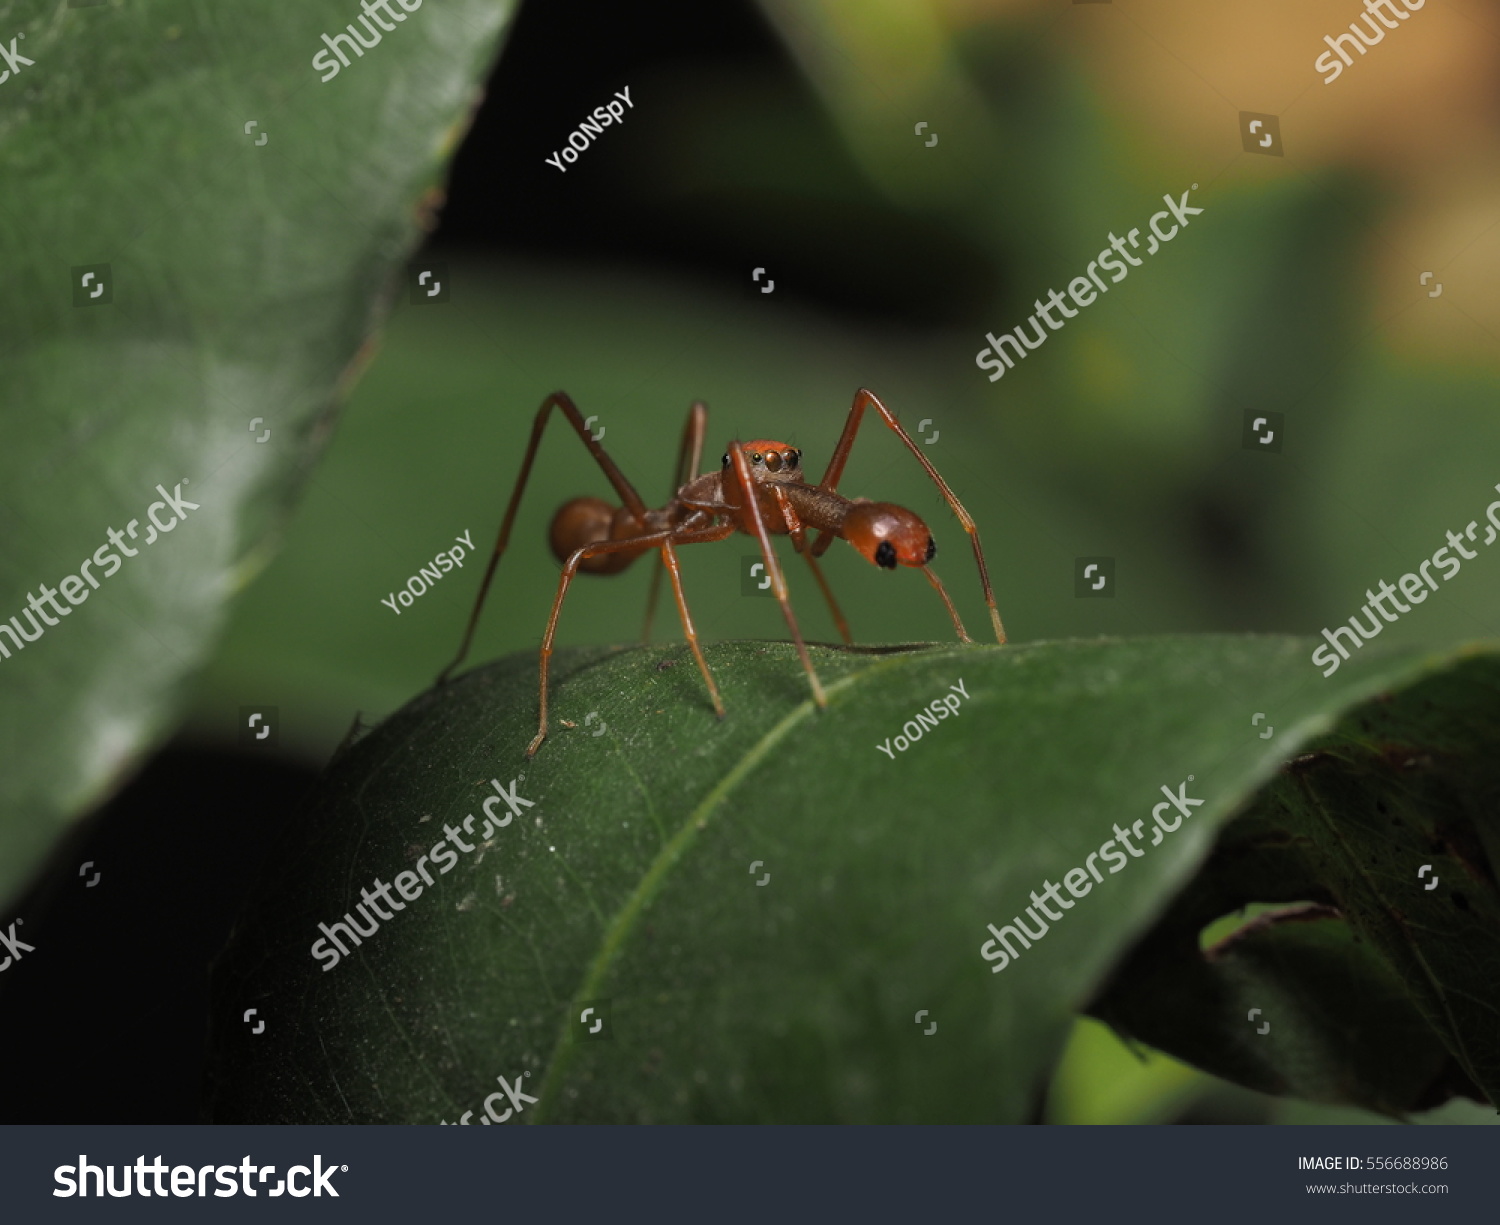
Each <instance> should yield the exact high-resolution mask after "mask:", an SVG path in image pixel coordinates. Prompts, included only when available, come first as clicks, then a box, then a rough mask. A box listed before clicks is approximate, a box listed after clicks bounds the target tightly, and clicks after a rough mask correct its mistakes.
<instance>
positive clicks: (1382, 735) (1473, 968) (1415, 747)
mask: <svg viewBox="0 0 1500 1225" xmlns="http://www.w3.org/2000/svg"><path fill="white" fill-rule="evenodd" d="M1497 738H1500V667H1497V666H1496V661H1495V660H1493V659H1490V658H1476V659H1472V660H1470V661H1468V662H1467V664H1466V665H1465V666H1464V667H1463V668H1462V669H1459V670H1455V671H1452V672H1445V673H1440V674H1438V675H1436V676H1433V677H1431V678H1429V679H1426V680H1423V681H1422V682H1421V683H1419V684H1416V685H1414V686H1412V687H1411V688H1410V689H1407V690H1405V691H1404V692H1401V693H1397V694H1393V695H1389V696H1388V697H1387V698H1386V700H1384V701H1380V702H1376V703H1372V704H1371V705H1369V706H1367V707H1365V708H1363V709H1361V710H1360V711H1359V712H1358V713H1357V715H1356V716H1355V717H1353V718H1351V719H1348V720H1346V721H1345V722H1344V723H1343V724H1342V725H1341V726H1340V727H1339V728H1338V730H1337V731H1336V732H1335V733H1334V734H1332V735H1330V736H1327V737H1324V738H1322V739H1320V740H1318V741H1316V742H1315V743H1314V744H1313V745H1311V746H1309V748H1310V749H1311V750H1312V751H1311V752H1309V753H1307V754H1305V755H1304V756H1302V757H1300V758H1299V759H1298V761H1297V762H1296V763H1295V764H1294V765H1293V766H1292V767H1290V768H1288V769H1287V770H1285V771H1283V773H1282V774H1281V775H1280V776H1279V777H1278V778H1277V779H1276V780H1275V782H1274V783H1273V785H1272V786H1271V787H1269V788H1267V789H1266V790H1265V791H1264V792H1263V793H1262V794H1261V795H1260V796H1259V797H1258V798H1257V801H1256V804H1255V806H1254V808H1253V809H1252V811H1251V812H1249V813H1247V814H1246V815H1245V816H1244V817H1242V818H1241V819H1240V820H1239V821H1236V822H1235V823H1234V825H1233V826H1232V827H1231V828H1230V829H1228V830H1226V831H1225V835H1224V837H1223V838H1222V839H1221V841H1220V844H1219V846H1218V847H1216V848H1215V851H1214V855H1213V857H1212V859H1211V860H1210V861H1209V863H1208V865H1207V866H1206V867H1205V869H1204V871H1203V872H1201V873H1200V874H1199V876H1198V878H1197V879H1196V880H1195V881H1194V882H1193V885H1192V886H1191V887H1190V888H1189V889H1188V890H1187V891H1186V893H1184V895H1183V896H1182V897H1181V898H1180V899H1179V900H1178V901H1177V902H1176V903H1175V904H1174V906H1173V908H1172V911H1171V913H1170V914H1169V915H1168V916H1167V917H1166V918H1165V919H1164V920H1163V922H1162V923H1161V924H1160V925H1158V927H1157V928H1156V930H1155V931H1153V933H1152V934H1151V937H1150V938H1149V939H1148V940H1147V941H1146V942H1145V943H1144V944H1143V945H1142V946H1141V947H1140V948H1139V949H1138V950H1137V951H1136V952H1135V954H1134V955H1133V956H1132V958H1131V960H1130V961H1129V962H1128V963H1127V964H1126V965H1125V966H1124V967H1122V969H1121V970H1120V972H1119V979H1118V984H1117V986H1116V987H1115V988H1113V989H1112V990H1111V991H1109V992H1107V993H1106V994H1105V996H1104V998H1103V1000H1102V1001H1101V1003H1100V1005H1099V1013H1100V1015H1102V1016H1104V1017H1105V1018H1106V1019H1108V1020H1110V1021H1111V1022H1112V1023H1114V1024H1115V1025H1116V1026H1117V1027H1118V1028H1120V1029H1122V1030H1125V1031H1126V1032H1129V1033H1131V1034H1133V1035H1134V1036H1136V1037H1138V1038H1140V1039H1142V1040H1143V1041H1147V1042H1150V1043H1152V1044H1153V1045H1156V1046H1160V1047H1162V1048H1163V1049H1165V1050H1168V1051H1171V1052H1172V1053H1173V1054H1176V1055H1178V1056H1179V1057H1180V1058H1183V1059H1188V1060H1190V1061H1192V1062H1193V1063H1196V1064H1198V1065H1199V1066H1200V1067H1203V1068H1205V1069H1207V1070H1209V1071H1212V1072H1216V1073H1218V1074H1219V1075H1221V1076H1227V1077H1230V1078H1231V1079H1234V1080H1237V1081H1239V1082H1240V1083H1242V1084H1246V1085H1249V1086H1250V1087H1252V1088H1256V1089H1260V1090H1262V1091H1264V1092H1268V1093H1295V1094H1296V1095H1298V1096H1300V1097H1303V1098H1307V1099H1309V1100H1312V1101H1322V1102H1330V1103H1337V1104H1351V1105H1359V1106H1364V1107H1366V1108H1367V1109H1370V1110H1375V1111H1379V1112H1381V1113H1385V1114H1392V1115H1400V1114H1404V1113H1406V1112H1408V1111H1414V1110H1425V1109H1429V1108H1431V1107H1433V1106H1436V1105H1439V1104H1440V1103H1442V1102H1444V1101H1446V1100H1447V1099H1448V1097H1450V1096H1451V1095H1452V1094H1453V1093H1455V1092H1461V1093H1466V1094H1468V1095H1470V1096H1473V1097H1476V1098H1479V1097H1482V1096H1484V1094H1485V1093H1487V1094H1488V1096H1489V1097H1490V1098H1491V1100H1500V1039H1497V1034H1500V1025H1497V1018H1500V893H1497V890H1496V882H1495V865H1496V864H1497V863H1500V816H1497V811H1496V807H1495V800H1496V798H1497V797H1500V760H1497V759H1496V757H1495V755H1494V752H1493V746H1494V744H1495V743H1496V740H1497ZM1424 867H1426V868H1427V871H1425V872H1423V871H1422V869H1423V868H1424ZM1297 899H1307V900H1309V901H1310V902H1313V903H1316V905H1312V906H1304V907H1293V908H1289V909H1287V910H1285V911H1282V912H1279V913H1277V912H1273V913H1271V914H1267V915H1262V916H1260V918H1258V919H1256V920H1254V921H1253V922H1251V923H1250V924H1248V925H1247V926H1246V927H1245V928H1243V929H1242V930H1241V931H1239V932H1236V933H1234V934H1233V935H1231V936H1230V937H1229V938H1228V939H1226V940H1224V941H1223V942H1221V943H1220V944H1218V945H1216V946H1215V947H1214V948H1213V949H1211V950H1210V951H1209V955H1208V956H1207V957H1206V958H1205V957H1204V956H1202V955H1200V952H1199V948H1198V934H1199V932H1200V931H1201V930H1202V929H1203V928H1204V926H1205V924H1207V923H1208V922H1210V921H1212V920H1213V919H1216V918H1218V917H1219V916H1221V915H1224V914H1226V913H1228V912H1230V911H1233V910H1236V909H1238V908H1240V907H1242V906H1244V905H1246V904H1248V903H1252V902H1266V901H1281V902H1289V901H1293V900H1297ZM1252 1007H1259V1008H1260V1009H1261V1011H1262V1014H1263V1016H1264V1018H1265V1019H1264V1020H1259V1018H1257V1020H1258V1025H1267V1024H1268V1025H1269V1026H1270V1029H1269V1032H1268V1033H1266V1034H1259V1033H1258V1025H1250V1024H1247V1016H1248V1012H1249V1009H1250V1008H1252Z"/></svg>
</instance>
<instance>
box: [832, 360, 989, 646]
mask: <svg viewBox="0 0 1500 1225" xmlns="http://www.w3.org/2000/svg"><path fill="white" fill-rule="evenodd" d="M872 406H873V407H874V409H875V410H876V411H877V412H878V413H879V414H880V416H881V419H882V420H883V421H884V422H885V423H886V425H888V426H890V427H891V429H892V430H894V431H895V433H896V436H897V437H898V438H900V439H901V441H902V442H904V443H905V444H906V449H907V450H908V451H910V452H911V453H912V454H913V455H915V456H916V457H917V462H918V463H919V464H921V465H922V470H923V471H924V472H926V473H927V475H928V476H930V477H931V478H932V482H933V484H935V485H936V486H937V487H938V489H939V491H941V493H942V495H943V497H944V498H945V499H946V500H947V503H948V507H949V509H951V510H952V511H953V513H954V514H955V515H956V516H957V517H958V521H959V523H960V524H962V525H963V529H964V531H966V532H967V533H968V534H969V539H970V541H972V542H973V545H974V560H975V562H977V563H978V565H979V582H980V585H981V586H983V588H984V602H985V603H986V604H987V605H989V609H990V622H991V623H992V624H993V625H994V627H995V641H996V642H1004V641H1005V627H1004V626H1003V625H1002V624H1001V623H1000V610H999V609H998V608H996V607H995V593H994V591H993V589H992V588H991V587H990V572H989V569H988V567H986V566H985V564H984V550H983V549H982V548H981V547H980V544H979V529H978V528H977V527H976V526H975V525H974V520H973V519H972V518H971V517H970V515H969V512H968V511H966V510H965V509H964V507H963V503H962V502H960V501H959V500H958V498H957V497H956V496H955V495H954V493H953V490H951V489H949V488H948V483H947V482H946V481H945V480H943V478H942V477H941V476H939V475H938V470H937V469H936V468H934V467H933V466H932V463H931V461H930V460H928V458H927V456H926V455H924V454H923V453H922V448H921V447H919V446H917V444H916V443H915V442H913V441H912V439H911V436H910V435H909V434H908V433H907V432H906V431H905V430H904V429H902V428H901V423H900V422H899V421H897V420H896V417H895V414H893V413H892V412H891V410H890V409H888V408H887V407H886V406H885V405H884V404H882V403H881V402H880V399H879V397H878V396H876V395H875V393H874V392H873V391H868V390H866V389H865V388H863V387H861V388H860V389H859V390H858V391H857V392H855V393H854V404H853V405H852V406H851V407H850V409H849V416H848V417H847V418H846V419H845V421H844V432H843V433H842V434H840V435H839V442H838V446H836V447H835V448H834V450H833V456H832V458H831V459H829V461H828V470H827V471H826V472H825V473H824V474H823V479H822V481H821V482H819V484H820V485H821V487H822V488H824V489H826V490H828V491H829V492H837V491H838V483H839V478H840V477H842V476H843V475H844V465H845V464H846V463H847V462H848V460H849V451H850V448H852V447H853V446H854V436H855V434H856V433H858V432H859V424H860V421H861V420H862V419H863V417H864V413H865V409H866V408H869V407H872ZM835 539H836V537H834V536H833V534H832V533H829V532H823V533H821V534H820V535H819V537H818V539H817V540H815V541H814V542H813V547H812V556H814V557H821V556H822V555H823V554H824V553H825V552H826V551H827V549H828V546H829V545H831V544H832V543H833V542H834V540H835ZM928 577H929V578H933V577H934V576H933V575H931V574H930V573H929V575H928ZM938 590H939V591H941V590H942V588H941V585H939V586H938ZM943 598H944V601H945V602H946V601H947V595H946V594H944V597H943ZM948 607H949V611H950V612H951V611H952V607H953V606H952V604H951V603H950V604H949V605H948ZM957 621H958V618H957V614H955V615H954V623H955V624H957ZM959 634H960V636H961V637H966V635H964V634H963V627H962V626H959Z"/></svg>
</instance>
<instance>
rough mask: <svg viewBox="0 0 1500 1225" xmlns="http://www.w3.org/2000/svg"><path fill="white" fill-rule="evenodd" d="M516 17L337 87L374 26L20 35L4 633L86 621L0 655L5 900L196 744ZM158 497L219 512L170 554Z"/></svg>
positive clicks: (6, 301)
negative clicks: (96, 811)
mask: <svg viewBox="0 0 1500 1225" xmlns="http://www.w3.org/2000/svg"><path fill="white" fill-rule="evenodd" d="M512 7H513V5H512V3H511V2H510V0H457V2H456V3H448V4H444V5H443V6H442V7H439V6H437V5H435V4H434V5H427V6H424V7H423V8H421V9H419V10H417V11H416V12H412V13H409V14H407V15H406V17H405V20H404V21H403V22H402V23H401V24H400V25H398V26H396V28H395V29H394V30H392V31H391V32H389V33H387V34H386V35H385V36H384V38H383V39H382V41H381V43H380V44H379V45H378V46H375V47H372V48H371V49H370V50H369V51H368V52H366V53H365V54H364V57H363V58H361V59H354V60H352V62H351V63H350V64H349V66H348V67H347V68H344V69H342V70H341V72H340V74H339V75H338V76H337V77H334V78H333V79H331V80H329V81H328V82H327V83H323V82H321V81H320V73H319V72H318V71H317V70H315V69H313V68H312V67H311V65H310V61H311V59H312V57H313V56H314V54H315V53H316V52H317V51H319V50H320V49H321V48H322V47H323V43H322V35H323V34H324V33H325V32H329V31H332V32H339V31H341V30H342V29H343V27H344V26H345V25H346V24H347V23H348V22H350V21H351V20H355V18H356V15H357V12H358V5H357V4H354V3H350V2H349V0H306V2H304V3H299V4H296V5H286V4H274V3H272V2H271V0H245V2H243V3H237V4H232V5H213V6H205V5H201V4H193V3H189V2H188V0H156V2H154V3H149V4H134V5H130V6H128V7H126V6H122V5H119V4H111V5H104V6H91V7H69V6H67V5H59V4H47V5H41V4H30V5H23V6H22V11H21V12H19V13H15V14H14V16H15V17H16V20H15V22H14V23H13V24H12V25H10V26H7V27H6V37H7V38H9V37H10V36H11V35H12V34H13V33H14V34H15V35H16V37H18V38H19V37H21V36H22V34H23V32H24V37H25V42H24V43H21V44H19V45H20V46H21V47H22V48H24V53H25V55H26V56H27V58H29V59H31V60H32V61H34V62H33V63H32V64H29V65H24V66H22V67H21V69H20V71H19V73H18V74H17V75H16V76H15V77H14V78H13V79H12V80H11V81H9V82H8V83H7V84H5V86H4V90H5V94H4V99H5V112H4V115H3V117H0V176H3V178H4V181H5V184H6V197H5V205H4V210H3V212H0V263H3V265H4V267H5V271H6V283H7V285H8V286H9V290H8V292H7V293H6V294H4V295H3V297H0V336H3V337H4V338H5V341H4V343H5V345H6V347H7V350H8V351H6V352H5V354H4V357H5V364H6V390H7V397H8V403H10V404H11V405H12V406H13V408H12V410H11V411H10V413H9V414H8V420H7V422H6V426H5V445H4V447H3V449H0V490H3V493H0V538H3V539H4V542H5V547H4V548H3V549H0V618H9V617H10V616H12V614H17V613H20V614H22V615H21V617H20V625H21V626H23V627H25V629H26V630H27V632H28V633H29V632H30V631H31V629H32V623H30V622H28V619H27V612H26V610H27V604H28V596H29V595H31V594H33V593H36V595H37V598H38V599H39V600H45V599H47V596H46V595H45V594H44V593H43V592H42V588H43V587H44V585H45V587H46V588H48V589H53V590H55V589H57V588H59V587H60V585H61V584H62V582H63V580H64V578H65V576H69V575H75V576H79V577H78V578H77V580H76V586H75V585H70V586H69V591H70V592H71V594H72V595H73V596H74V597H77V598H79V600H80V603H79V604H78V605H76V606H70V605H69V604H67V603H64V602H63V597H62V596H57V597H54V598H56V599H57V600H58V603H59V611H57V612H46V608H47V606H46V605H45V604H44V605H43V606H42V607H43V610H44V613H45V615H44V616H43V617H42V618H41V620H40V621H39V622H37V623H36V624H37V625H38V627H39V628H41V629H42V630H44V631H45V632H44V633H42V635H41V636H40V637H39V638H36V639H35V640H34V641H31V642H29V643H25V644H23V643H21V642H20V641H19V640H17V639H10V638H7V637H6V636H4V635H3V634H0V647H4V648H5V654H0V676H3V683H0V743H3V748H4V760H5V762H6V770H5V773H4V776H3V778H0V896H3V895H5V894H7V893H10V892H12V891H14V890H15V889H16V888H17V887H18V886H19V885H20V884H21V883H22V882H23V881H24V879H25V878H26V876H27V875H28V873H29V872H30V870H31V869H32V868H33V867H34V866H35V865H36V864H37V862H38V861H39V860H40V858H41V857H42V856H43V855H44V854H45V853H46V851H47V850H48V848H49V847H50V845H51V844H52V843H53V842H54V841H55V839H56V838H57V836H58V835H59V834H60V833H61V832H62V830H63V829H64V828H65V827H66V825H67V824H68V822H70V821H71V820H72V819H73V818H75V817H76V816H77V815H78V814H79V813H80V812H81V811H83V810H84V809H85V808H86V807H87V806H88V805H90V804H91V803H92V802H94V801H95V800H97V799H98V798H99V797H100V795H101V794H102V793H103V792H104V791H105V790H107V789H108V788H109V787H110V786H112V785H113V784H114V783H115V782H116V781H117V780H118V779H119V778H120V776H121V775H122V774H123V773H124V772H125V771H126V770H128V768H129V766H130V765H131V763H132V761H133V760H134V758H135V757H136V756H137V755H138V754H139V753H141V752H142V751H143V750H144V749H145V748H146V747H147V746H148V745H149V744H150V743H151V742H152V741H153V740H154V739H156V738H158V737H159V736H160V735H161V734H163V733H164V732H165V731H166V730H167V729H168V727H169V726H170V723H171V721H172V719H173V717H174V714H175V712H176V710H177V707H178V696H177V691H178V689H179V686H180V684H181V682H182V681H183V679H184V678H185V677H186V676H188V675H189V674H190V673H191V672H192V671H193V670H194V669H195V668H196V667H197V665H198V664H199V662H200V661H201V659H202V658H203V656H204V654H205V651H206V650H207V648H208V647H209V646H210V645H211V643H212V641H213V638H214V636H215V634H216V632H217V629H218V627H219V624H220V622H221V620H222V617H223V613H224V606H225V602H226V600H227V598H228V597H229V596H230V594H231V593H232V591H233V590H234V589H235V587H236V586H237V585H238V584H239V583H240V582H242V581H243V579H244V578H245V577H246V576H247V575H248V574H249V572H250V571H251V570H253V569H254V568H255V566H256V564H258V562H259V561H260V560H261V559H262V553H259V552H258V551H257V547H258V546H264V544H265V543H266V537H267V533H268V528H269V527H270V526H271V524H272V523H273V522H274V521H275V520H276V519H277V518H278V517H280V516H281V515H282V514H283V513H284V511H285V510H286V508H287V506H288V504H289V503H290V501H291V499H292V497H293V495H294V494H295V492H296V491H297V488H298V486H299V485H300V483H301V481H302V479H303V477H304V476H305V473H306V470H307V468H308V466H309V464H310V463H311V461H312V459H313V458H314V457H315V455H316V453H317V451H318V450H319V449H320V444H321V442H322V440H323V439H324V437H325V436H326V434H327V431H328V426H329V424H330V420H329V410H330V408H331V406H332V403H333V401H334V399H335V393H336V390H337V388H338V385H339V381H340V378H341V376H342V377H343V378H344V379H345V380H347V379H348V377H349V376H350V375H351V374H352V373H353V369H354V364H355V361H356V355H357V354H358V353H359V352H360V351H361V348H362V346H367V345H368V344H369V342H370V339H371V334H372V328H373V326H374V323H375V316H376V313H377V312H376V309H375V306H374V303H375V301H376V299H377V296H378V295H379V294H381V292H382V290H383V288H384V287H386V286H388V285H389V283H390V282H391V280H392V277H393V271H394V270H395V268H396V266H397V265H398V264H399V262H400V261H401V260H402V259H403V258H404V257H405V256H406V255H407V253H408V252H409V251H410V250H411V248H412V246H413V245H414V243H415V241H416V240H417V238H418V237H419V235H420V230H421V223H422V222H423V221H430V209H431V206H432V205H433V204H434V203H435V197H434V196H433V195H432V194H431V193H433V191H434V189H435V187H436V184H437V181H438V176H439V175H440V173H441V170H442V167H443V164H444V162H445V160H446V158H447V155H448V154H449V153H450V152H451V150H452V148H453V146H454V143H455V141H456V137H457V134H458V131H459V129H460V128H461V126H462V124H463V123H464V122H465V121H466V118H467V115H468V112H469V109H470V107H471V106H472V104H473V102H474V98H475V89H476V85H475V82H476V81H477V80H478V79H479V78H480V77H481V76H482V74H483V73H484V71H485V70H486V68H487V66H488V64H489V62H490V59H491V56H492V53H493V50H494V47H495V44H496V39H497V35H498V32H499V30H500V28H501V25H502V24H503V21H504V19H505V17H506V16H507V15H508V14H509V12H510V10H511V8H512ZM28 10H29V13H30V16H29V17H28V16H26V15H25V14H26V13H27V11H28ZM366 37H368V35H367V36H366ZM252 123H253V124H254V125H255V126H254V127H252V128H251V129H250V132H249V134H247V132H246V126H247V125H248V124H252ZM261 137H264V138H265V140H264V142H263V143H259V142H260V138H261ZM98 265H107V266H108V267H107V269H105V268H102V267H100V268H97V269H96V271H95V273H94V276H93V278H92V279H91V280H90V281H88V282H87V284H84V282H83V279H82V278H83V276H84V273H83V272H82V271H78V270H80V269H83V268H86V267H91V266H98ZM101 286H102V287H103V288H102V289H101ZM96 291H97V292H98V296H97V297H95V296H94V295H95V293H96ZM262 440H263V441H262ZM158 485H160V486H162V487H163V488H164V489H165V490H166V491H167V492H169V493H174V494H175V493H176V492H177V491H178V490H179V488H180V490H181V494H182V496H183V497H184V498H185V499H186V500H187V501H191V502H192V503H195V504H196V508H187V507H184V509H183V511H182V513H181V514H180V515H179V516H177V517H175V518H173V517H172V515H171V512H170V511H169V510H168V511H164V510H163V508H162V507H161V506H158V507H157V510H156V513H157V516H158V518H159V519H160V517H161V516H162V515H163V514H164V513H165V514H166V515H167V518H166V519H163V520H161V521H162V522H164V523H169V524H171V529H170V535H163V536H161V537H159V538H158V537H156V536H155V535H154V529H150V528H149V527H148V522H147V516H148V511H149V509H150V508H151V506H152V505H153V504H154V503H158V502H161V501H162V498H161V495H160V494H159V493H158V492H156V487H157V486H158ZM132 521H134V522H135V523H136V524H137V525H138V526H136V527H134V528H131V527H130V526H129V525H130V524H131V523H132ZM110 529H114V530H115V531H117V532H120V533H123V535H122V536H121V539H122V541H123V544H121V545H118V546H114V547H113V548H112V547H111V544H110V538H109V536H108V534H107V533H108V532H109V531H110ZM131 533H133V534H134V538H133V541H132V535H131ZM148 537H149V539H150V543H149V544H148V543H147V539H148ZM129 551H134V553H135V555H134V556H132V555H131V553H130V552H129ZM96 553H99V554H100V556H99V559H98V560H95V557H96ZM106 556H107V557H108V558H109V559H110V560H105V557H106ZM112 563H113V564H114V566H115V568H114V569H110V568H109V567H110V566H111V564H112ZM90 564H91V565H92V566H93V567H95V569H93V570H89V569H87V568H86V567H88V566H89V565H90ZM85 582H87V583H90V584H94V583H97V586H85V585H84V584H85ZM65 594H67V593H65ZM48 619H50V620H51V621H52V622H54V624H51V625H48V624H46V621H47V620H48ZM6 655H8V657H6ZM249 700H254V699H253V697H252V698H251V699H249Z"/></svg>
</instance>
